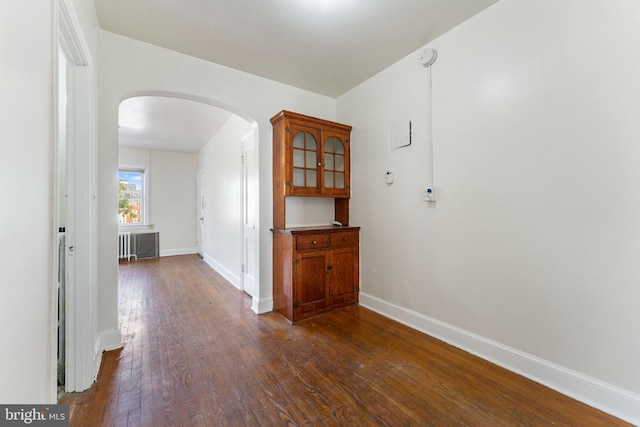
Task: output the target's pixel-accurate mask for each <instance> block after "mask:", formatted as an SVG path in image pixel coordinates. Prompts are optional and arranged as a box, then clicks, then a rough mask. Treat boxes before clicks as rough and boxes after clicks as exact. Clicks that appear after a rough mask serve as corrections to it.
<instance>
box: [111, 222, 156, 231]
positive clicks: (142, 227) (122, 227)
mask: <svg viewBox="0 0 640 427" xmlns="http://www.w3.org/2000/svg"><path fill="white" fill-rule="evenodd" d="M147 230H153V224H118V231H131V232H133V231H147Z"/></svg>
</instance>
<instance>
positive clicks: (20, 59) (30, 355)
mask: <svg viewBox="0 0 640 427" xmlns="http://www.w3.org/2000/svg"><path fill="white" fill-rule="evenodd" d="M67 4H68V5H69V7H70V8H73V7H74V6H75V9H76V10H75V12H76V17H77V18H78V20H79V24H80V25H81V27H82V28H81V30H80V31H81V33H82V32H83V33H84V34H80V37H81V38H82V39H83V41H84V42H85V43H86V46H85V47H86V48H88V49H89V51H88V52H86V53H87V54H88V55H90V56H94V55H95V56H97V43H96V41H97V36H96V34H97V19H96V16H95V9H94V7H93V2H91V1H90V0H74V1H68V2H67ZM57 5H58V1H53V2H41V1H25V0H10V1H4V2H2V4H1V5H0V34H1V35H0V52H2V53H1V54H0V69H2V70H3V73H2V76H3V77H2V79H0V91H1V92H2V94H3V96H2V100H1V101H0V121H1V122H0V126H1V128H2V131H3V138H5V141H8V143H6V144H2V146H1V148H0V180H2V182H5V183H11V185H4V186H3V187H2V197H0V220H1V221H2V223H3V224H5V227H3V232H2V241H3V245H2V248H1V249H0V260H2V261H0V262H1V263H2V265H1V268H0V271H1V273H0V275H1V276H0V284H2V291H3V297H2V301H3V302H2V308H1V309H0V321H1V322H2V325H4V326H3V328H2V329H1V332H0V340H1V341H2V342H3V350H2V351H1V352H0V378H2V382H1V383H0V401H1V402H3V403H25V402H28V403H52V402H55V401H56V383H55V371H56V370H55V359H56V354H55V347H56V340H55V337H54V335H53V333H52V328H51V326H52V324H51V322H52V319H53V318H54V316H55V310H56V308H55V303H56V299H55V291H54V289H55V280H56V278H55V276H56V265H57V236H56V235H57V224H56V221H55V217H56V216H57V215H56V212H57V203H58V200H57V198H55V200H54V194H55V193H54V190H53V185H52V183H53V182H55V178H56V177H55V168H54V163H55V162H56V154H55V153H56V149H55V138H54V123H55V114H54V104H55V102H54V87H53V84H54V82H55V81H56V72H55V65H54V63H55V57H56V55H57V46H56V44H57V38H56V37H57V35H56V30H55V23H56V22H57V17H56V15H57ZM96 72H97V68H96V67H95V66H91V67H89V69H88V74H90V75H93V76H94V77H95V74H96ZM94 83H95V80H94ZM89 109H90V110H92V108H91V107H89ZM92 114H93V111H92V112H91V113H89V115H92ZM16 203H18V204H19V206H20V209H16ZM25 213H27V214H25ZM92 277H93V278H94V279H96V280H94V281H93V283H89V284H87V287H90V288H92V290H95V287H96V285H97V276H92ZM89 292H92V291H91V290H90V291H89ZM94 302H95V300H94V301H92V303H94ZM96 308H97V306H96ZM94 326H97V325H94ZM89 329H90V330H89V332H91V329H92V330H93V332H95V336H94V337H93V338H94V339H97V327H96V329H94V328H89ZM87 338H88V340H89V341H93V340H92V337H87ZM93 344H94V343H93V342H90V343H89V345H90V346H91V347H92V349H93ZM90 353H92V351H91V352H90ZM85 362H86V361H85ZM89 362H93V360H91V361H89ZM89 364H91V363H89Z"/></svg>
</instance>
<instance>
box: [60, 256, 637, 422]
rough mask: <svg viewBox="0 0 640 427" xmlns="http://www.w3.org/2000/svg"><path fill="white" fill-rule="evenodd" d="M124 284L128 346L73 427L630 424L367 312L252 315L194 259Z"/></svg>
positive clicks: (130, 273)
mask: <svg viewBox="0 0 640 427" xmlns="http://www.w3.org/2000/svg"><path fill="white" fill-rule="evenodd" d="M119 279H120V291H119V292H120V303H119V309H120V322H121V323H120V327H121V330H122V333H123V337H124V347H123V348H122V349H120V350H116V351H111V352H107V353H105V354H104V356H103V361H102V366H101V368H100V374H99V376H98V380H97V382H96V383H95V384H94V385H93V386H92V388H91V389H89V390H88V391H86V392H83V393H74V394H69V395H66V396H64V397H63V398H62V399H61V403H67V404H69V405H70V410H71V425H72V426H83V427H84V426H116V427H125V426H342V425H348V426H418V425H421V426H470V425H473V426H538V425H565V426H623V425H628V424H625V423H623V422H621V421H620V420H618V419H616V418H613V417H611V416H608V415H606V414H604V413H602V412H600V411H598V410H595V409H593V408H590V407H588V406H586V405H583V404H581V403H579V402H577V401H574V400H572V399H569V398H568V397H565V396H563V395H561V394H558V393H556V392H554V391H552V390H550V389H548V388H546V387H543V386H541V385H539V384H536V383H534V382H532V381H529V380H527V379H525V378H522V377H520V376H518V375H516V374H513V373H511V372H508V371H506V370H504V369H501V368H499V367H497V366H495V365H492V364H491V363H489V362H486V361H484V360H482V359H479V358H476V357H474V356H472V355H469V354H467V353H465V352H463V351H461V350H458V349H456V348H454V347H451V346H449V345H447V344H444V343H442V342H440V341H438V340H436V339H433V338H430V337H428V336H426V335H424V334H422V333H420V332H417V331H414V330H412V329H409V328H407V327H405V326H403V325H400V324H399V323H397V322H394V321H392V320H389V319H386V318H384V317H383V316H380V315H378V314H376V313H374V312H372V311H370V310H367V309H365V308H363V307H349V308H345V309H342V310H340V311H337V312H334V313H329V314H325V315H322V316H319V317H316V318H313V319H309V320H307V321H305V322H302V323H300V324H297V325H295V326H290V325H289V324H288V323H287V322H286V321H285V319H284V318H283V317H281V316H280V315H278V314H275V313H268V314H264V315H260V316H258V315H256V314H254V313H253V312H252V311H251V310H250V298H249V297H248V296H247V295H246V294H244V293H242V292H240V291H238V290H237V289H236V288H234V287H233V286H232V285H231V284H229V283H228V282H226V281H225V280H224V279H223V278H222V277H221V276H220V275H219V274H218V273H216V272H215V271H213V270H212V269H211V268H210V267H208V266H207V265H206V264H205V263H204V262H203V261H202V260H201V259H200V258H199V257H197V256H195V255H194V256H179V257H167V258H160V259H156V260H147V261H137V262H131V263H123V264H121V265H120V277H119Z"/></svg>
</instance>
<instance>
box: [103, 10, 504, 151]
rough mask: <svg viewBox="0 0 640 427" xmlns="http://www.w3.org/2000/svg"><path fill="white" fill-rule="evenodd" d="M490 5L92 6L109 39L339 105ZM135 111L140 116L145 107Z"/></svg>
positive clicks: (141, 135)
mask: <svg viewBox="0 0 640 427" xmlns="http://www.w3.org/2000/svg"><path fill="white" fill-rule="evenodd" d="M496 1H497V0H94V3H95V6H96V10H97V12H98V19H99V21H100V26H101V27H102V28H103V29H105V30H107V31H111V32H114V33H117V34H121V35H124V36H127V37H130V38H133V39H137V40H141V41H144V42H147V43H151V44H154V45H157V46H162V47H165V48H168V49H172V50H175V51H178V52H183V53H186V54H189V55H192V56H195V57H199V58H202V59H206V60H209V61H212V62H216V63H218V64H222V65H226V66H229V67H232V68H235V69H238V70H242V71H246V72H249V73H251V74H255V75H258V76H262V77H266V78H269V79H272V80H276V81H280V82H283V83H286V84H289V85H292V86H296V87H299V88H302V89H307V90H309V91H312V92H316V93H319V94H323V95H327V96H330V97H338V96H340V95H342V94H343V93H345V92H346V91H348V90H350V89H352V88H353V87H355V86H357V85H358V84H360V83H362V82H363V81H365V80H367V79H368V78H370V77H371V76H373V75H375V74H377V73H378V72H380V71H381V70H383V69H384V68H386V67H388V66H390V65H391V64H393V63H394V62H396V61H398V60H400V59H401V58H403V57H405V56H407V55H408V54H410V53H411V52H413V51H415V50H416V49H419V48H420V47H421V46H424V45H425V44H427V43H429V42H430V41H432V40H433V39H435V38H436V37H438V36H439V35H441V34H443V33H445V32H446V31H448V30H450V29H451V28H453V27H455V26H457V25H458V24H460V23H462V22H463V21H465V20H467V19H469V18H470V17H472V16H473V15H475V14H477V13H478V12H480V11H481V10H483V9H485V8H486V7H488V6H490V5H491V4H493V3H495V2H496ZM145 102H147V103H149V102H150V104H148V105H151V106H150V107H148V108H150V109H153V107H152V105H153V101H150V100H146V101H145ZM159 108H161V109H164V108H167V106H166V105H165V106H163V107H159ZM211 108H214V107H211ZM132 109H133V110H138V112H140V110H144V109H145V107H140V108H138V107H136V108H133V107H132ZM156 113H157V114H164V113H161V112H159V111H156ZM148 123H152V122H151V121H148ZM152 127H153V126H150V127H149V129H151V128H152ZM189 128H190V127H189ZM142 137H143V134H142V133H138V135H137V139H138V142H137V143H141V142H140V138H142ZM165 143H166V141H165Z"/></svg>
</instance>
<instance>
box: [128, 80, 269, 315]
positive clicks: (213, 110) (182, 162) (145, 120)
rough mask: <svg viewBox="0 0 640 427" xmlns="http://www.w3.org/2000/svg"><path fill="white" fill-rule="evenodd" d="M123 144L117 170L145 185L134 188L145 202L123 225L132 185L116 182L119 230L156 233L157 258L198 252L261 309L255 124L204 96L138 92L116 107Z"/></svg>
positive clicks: (238, 111) (248, 118) (237, 112)
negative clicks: (140, 177) (129, 173)
mask: <svg viewBox="0 0 640 427" xmlns="http://www.w3.org/2000/svg"><path fill="white" fill-rule="evenodd" d="M118 143H119V152H118V159H119V160H118V164H119V170H120V171H127V170H129V171H130V170H135V171H139V172H141V173H142V175H143V176H144V182H145V184H144V185H142V186H141V187H140V188H139V189H138V188H136V189H134V190H135V191H136V193H135V194H136V195H138V196H141V197H139V198H138V199H135V200H136V201H140V204H139V205H134V199H133V198H132V199H131V200H130V202H129V203H128V205H129V206H136V207H139V208H140V210H139V212H136V213H135V214H134V215H139V216H138V217H137V218H136V219H137V221H136V223H135V224H133V225H132V224H131V223H129V224H127V223H124V221H122V220H123V219H126V215H123V212H122V205H123V199H126V198H127V196H128V195H127V193H126V192H124V193H123V192H122V190H123V187H126V188H128V189H129V190H131V189H132V187H133V184H132V183H129V182H126V179H127V178H126V175H124V174H123V175H122V179H119V193H120V194H119V206H118V209H119V218H120V219H121V221H120V222H121V224H120V225H119V227H120V230H121V231H123V230H127V231H129V230H130V231H131V232H132V233H139V234H144V233H147V234H149V233H158V236H159V238H158V239H157V240H158V241H159V247H158V248H157V249H158V251H157V252H158V255H159V256H173V255H183V254H196V253H198V254H200V256H201V257H202V258H203V260H204V261H205V262H207V264H209V265H210V266H211V267H212V268H214V269H215V270H216V271H218V272H219V273H220V274H222V275H223V276H224V277H225V278H226V279H227V280H228V281H229V282H231V283H232V284H233V285H234V286H236V287H237V288H238V289H240V290H242V291H245V292H246V293H248V294H249V295H250V296H251V297H252V299H253V304H252V306H255V307H257V304H258V301H259V300H260V295H259V291H260V287H259V271H258V265H259V263H258V260H259V253H258V251H259V244H258V242H257V240H258V233H257V230H258V229H259V224H258V219H259V203H258V198H259V195H258V189H259V187H258V176H259V174H258V167H259V166H258V163H259V162H258V160H257V159H258V157H257V150H258V125H257V122H256V121H255V120H253V119H252V118H251V117H249V116H248V115H247V114H246V113H244V112H243V111H240V110H238V109H237V108H234V107H233V106H230V105H227V104H224V103H221V102H217V101H215V100H211V99H207V98H204V97H199V96H193V95H187V94H180V93H171V92H163V91H144V92H135V93H131V94H128V96H127V97H125V98H124V99H123V100H122V101H121V103H120V105H119V112H118ZM123 184H125V186H123ZM141 193H143V194H142V195H141ZM129 194H132V193H129ZM125 202H126V200H125ZM125 204H126V203H125ZM130 210H137V209H130ZM134 249H135V248H134ZM137 255H138V256H140V254H137ZM254 311H255V310H254Z"/></svg>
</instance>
